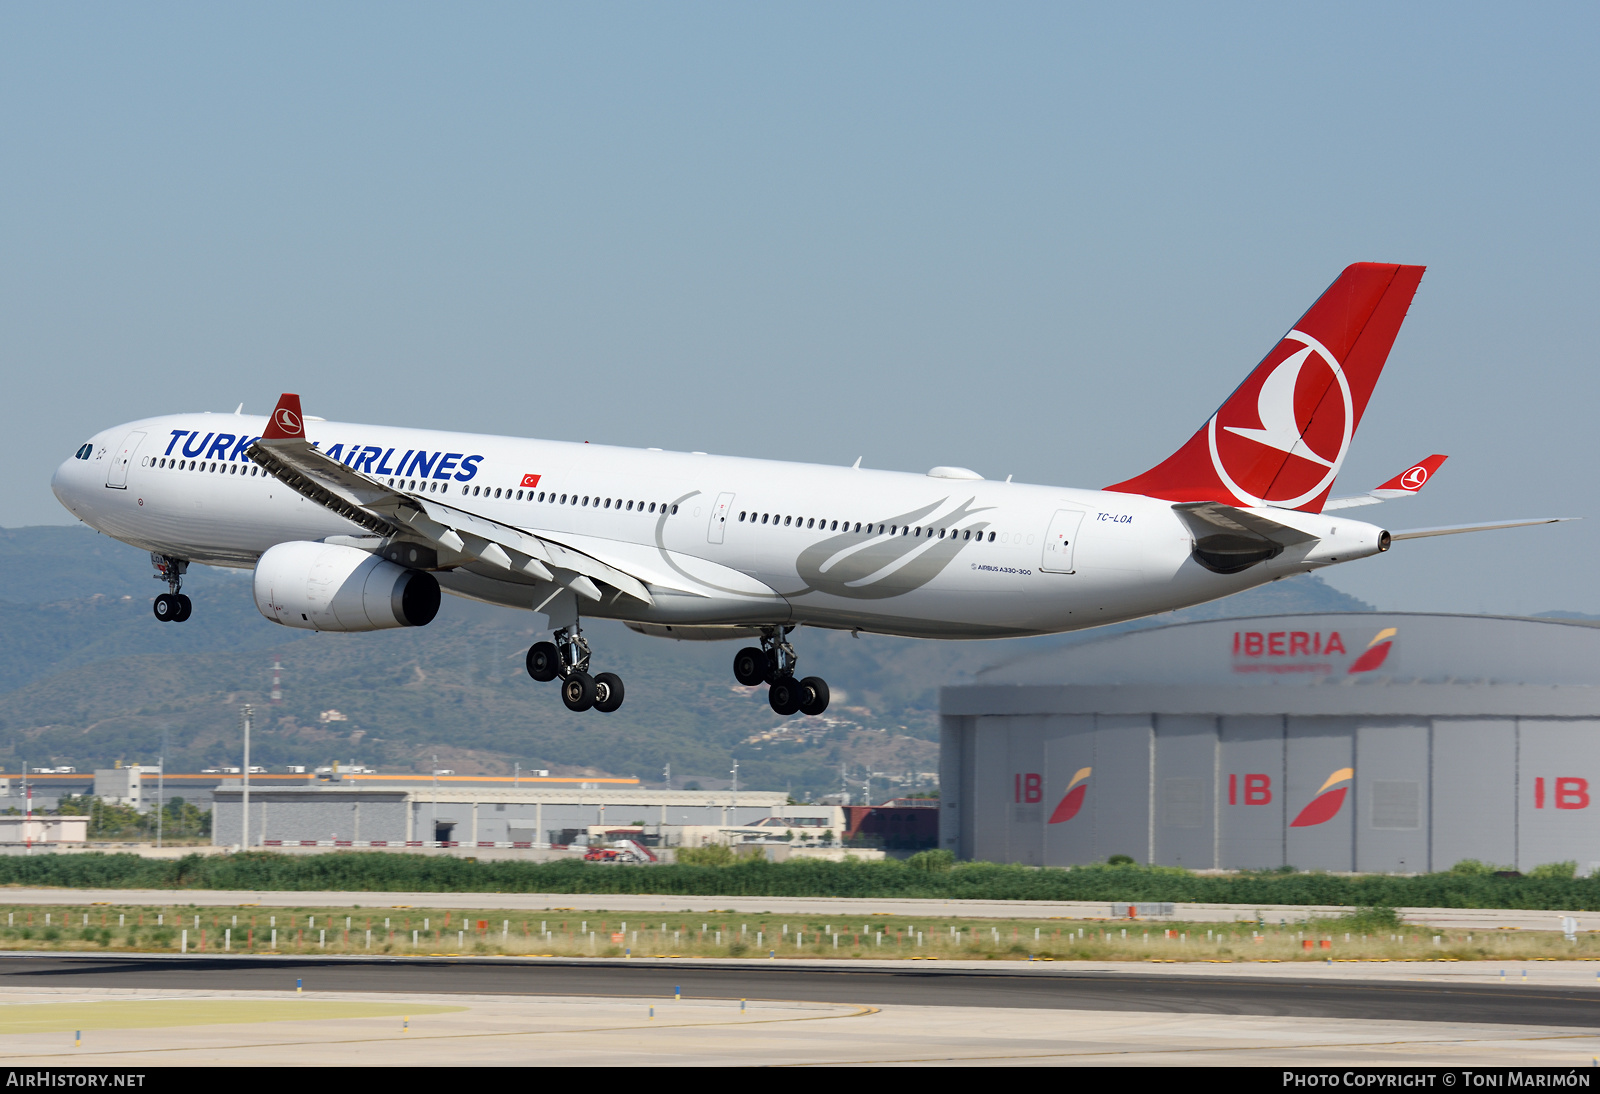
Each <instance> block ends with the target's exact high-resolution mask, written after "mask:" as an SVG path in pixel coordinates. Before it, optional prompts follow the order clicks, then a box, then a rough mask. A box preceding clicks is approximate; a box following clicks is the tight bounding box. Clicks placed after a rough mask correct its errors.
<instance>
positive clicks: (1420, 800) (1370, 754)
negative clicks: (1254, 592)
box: [939, 612, 1600, 873]
mask: <svg viewBox="0 0 1600 1094" xmlns="http://www.w3.org/2000/svg"><path fill="white" fill-rule="evenodd" d="M940 705H941V716H942V725H943V752H942V757H941V765H942V769H941V773H940V775H941V785H942V787H943V788H944V789H943V793H944V799H943V802H942V805H941V809H940V821H939V843H940V846H941V847H944V848H947V849H949V850H951V851H953V852H954V853H955V854H956V855H957V856H958V857H961V858H970V859H985V860H990V861H996V862H1018V863H1029V864H1035V865H1048V866H1066V865H1072V864H1077V863H1089V862H1096V861H1104V860H1105V859H1106V858H1107V857H1109V856H1111V855H1116V854H1126V855H1130V856H1132V857H1133V858H1134V859H1136V860H1138V861H1141V862H1149V863H1156V864H1162V865H1173V866H1184V867H1188V868H1191V869H1205V868H1222V869H1231V868H1265V867H1277V866H1294V867H1297V868H1300V869H1322V870H1334V871H1349V870H1357V871H1379V872H1403V873H1413V872H1424V871H1431V870H1443V869H1448V868H1449V867H1450V866H1451V865H1452V864H1453V863H1455V862H1457V861H1459V860H1461V859H1467V858H1474V859H1479V860H1481V861H1483V862H1486V863H1491V864H1495V865H1500V866H1509V867H1513V868H1516V869H1520V870H1527V869H1529V868H1530V867H1532V866H1534V865H1537V864H1540V863H1547V862H1560V861H1566V860H1571V861H1575V862H1576V863H1577V864H1578V869H1579V872H1580V873H1590V872H1595V871H1600V627H1597V626H1595V625H1593V624H1587V623H1583V622H1576V621H1564V620H1551V619H1522V618H1501V617H1493V616H1459V615H1430V614H1396V613H1376V612H1373V613H1346V614H1326V615H1281V616H1263V617H1256V618H1248V619H1222V620H1211V621H1206V622H1200V623H1185V624H1176V625H1171V626H1165V627H1155V628H1150V629H1145V630H1137V631H1129V632H1122V633H1117V634H1113V635H1108V636H1106V637H1104V638H1098V639H1090V640H1087V641H1082V642H1077V643H1071V644H1066V645H1063V646H1060V647H1058V648H1056V649H1053V650H1050V651H1048V652H1044V653H1039V654H1034V655H1028V656H1024V657H1021V658H1018V659H1016V660H1014V661H1011V662H1008V663H1005V664H1001V665H997V666H995V667H992V668H989V669H987V670H984V671H982V672H980V673H978V674H977V677H976V679H975V682H974V683H972V684H970V685H964V686H957V687H949V688H945V689H944V690H943V692H942V695H941V701H940Z"/></svg>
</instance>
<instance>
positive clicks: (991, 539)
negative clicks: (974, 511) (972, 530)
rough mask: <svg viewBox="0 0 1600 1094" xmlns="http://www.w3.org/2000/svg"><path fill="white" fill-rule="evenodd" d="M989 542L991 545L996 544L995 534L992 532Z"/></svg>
mask: <svg viewBox="0 0 1600 1094" xmlns="http://www.w3.org/2000/svg"><path fill="white" fill-rule="evenodd" d="M989 542H990V543H993V542H994V533H993V532H990V533H989Z"/></svg>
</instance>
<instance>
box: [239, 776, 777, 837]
mask: <svg viewBox="0 0 1600 1094" xmlns="http://www.w3.org/2000/svg"><path fill="white" fill-rule="evenodd" d="M418 781H421V780H418ZM467 781H468V780H465V779H464V780H463V782H467ZM622 781H623V780H610V782H612V783H620V782H622ZM627 781H628V782H632V781H633V780H627ZM502 782H503V783H506V784H509V782H510V780H503V781H502ZM597 782H598V780H595V781H591V782H587V783H585V782H579V781H577V780H562V781H560V783H558V782H557V780H553V779H551V780H541V781H539V782H536V783H534V784H533V785H532V786H529V785H528V780H526V779H524V780H523V782H522V785H520V786H517V787H512V786H509V785H501V784H499V783H494V784H491V783H485V782H481V781H478V780H472V781H471V784H469V785H454V786H452V785H449V784H446V785H445V786H441V787H437V788H436V787H433V786H428V785H423V786H405V785H399V784H398V780H385V779H384V778H383V777H377V778H373V777H361V778H351V779H340V780H338V781H328V782H319V783H313V784H304V785H299V786H274V785H264V786H263V785H256V784H255V783H254V780H252V785H251V787H250V806H249V808H250V826H249V828H250V831H249V841H248V842H249V845H250V846H251V847H268V848H275V847H285V846H302V845H309V846H335V847H338V846H352V847H379V848H385V847H387V848H404V847H406V846H413V847H427V846H440V845H456V846H460V847H495V846H502V847H516V846H517V845H522V846H525V847H530V848H531V847H548V846H550V845H552V844H554V845H564V844H571V843H582V842H587V840H588V839H589V835H590V830H591V828H594V827H596V826H599V827H601V828H605V829H610V828H619V829H620V828H626V827H630V826H633V825H634V824H635V822H642V823H643V824H644V825H645V826H647V828H648V829H651V830H655V831H654V832H653V833H652V835H653V836H659V835H660V834H662V833H661V831H660V830H661V829H674V828H680V827H682V826H691V827H693V826H716V827H719V828H726V827H729V826H737V825H747V824H753V823H754V822H756V821H758V820H762V819H763V818H766V817H769V816H772V815H774V814H776V813H778V812H780V811H781V810H782V808H783V805H784V802H785V801H787V800H788V798H787V795H785V794H782V793H769V792H759V791H749V790H739V791H728V790H719V791H709V790H708V791H701V790H647V789H644V788H642V787H639V786H637V785H634V786H615V785H607V786H605V787H603V788H602V787H600V786H598V785H597ZM386 783H387V785H386ZM211 793H212V800H213V803H214V805H213V812H212V836H211V839H212V842H213V843H214V844H218V845H221V846H227V847H233V846H239V845H240V844H241V843H242V842H244V841H243V839H242V836H243V834H244V824H243V820H244V816H243V810H244V787H243V786H242V785H241V783H240V782H239V781H238V780H232V781H229V782H226V783H224V784H223V785H221V786H219V787H217V788H216V789H215V790H213V791H212V792H211ZM667 842H668V843H669V844H670V843H672V842H673V841H672V840H671V839H670V838H669V839H668V840H667Z"/></svg>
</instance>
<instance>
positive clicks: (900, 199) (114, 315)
mask: <svg viewBox="0 0 1600 1094" xmlns="http://www.w3.org/2000/svg"><path fill="white" fill-rule="evenodd" d="M1597 24H1600V9H1597V8H1595V7H1593V6H1592V5H1588V6H1585V5H1559V4H1547V5H1537V6H1535V5H1528V6H1511V5H1499V6H1487V5H1470V4H1460V3H1455V4H1448V5H1446V4H1407V5H1393V4H1382V5H1379V4H1350V3H1341V4H1323V5H1315V4H1302V5H1281V4H1261V5H1247V4H1238V5H1146V6H1142V7H1140V6H1133V5H1104V4H1097V5H1083V6H1073V5H1066V4H1040V5H1034V4H1008V5H979V4H935V3H925V2H923V3H915V4H888V3H879V4H869V5H862V4H825V3H808V4H804V5H779V4H768V5H751V4H673V5H662V4H652V5H635V4H609V5H598V4H595V5H576V4H573V5H529V4H516V5H496V4H477V5H472V6H470V7H468V6H462V5H437V4H429V5H408V4H401V3H384V4H370V5H368V4H353V3H347V4H340V5H327V4H306V5H296V4H288V3H283V4H274V5H243V4H232V5H228V4H216V3H206V4H193V5H174V4H160V3H151V4H141V5H113V4H83V5H24V4H18V3H12V4H7V5H3V6H0V150H3V153H0V331H3V332H4V335H3V337H0V367H3V368H4V372H5V375H6V377H7V380H8V389H9V394H10V398H9V399H8V401H7V404H6V408H5V411H4V423H5V428H4V430H0V458H3V459H4V461H5V464H6V466H7V467H9V468H10V470H11V474H9V475H6V476H3V477H0V524H4V525H6V526H16V525H22V524H37V523H65V522H66V521H67V514H66V513H65V511H64V510H62V509H60V507H59V506H58V505H57V504H56V502H55V501H54V499H53V498H52V497H51V495H50V493H49V486H48V480H49V476H50V472H51V470H52V469H53V468H54V466H55V465H56V463H57V462H59V460H60V459H62V458H64V457H65V456H66V455H68V454H70V453H71V451H72V450H73V448H75V447H76V446H77V444H79V443H80V442H81V440H82V439H83V437H84V436H86V435H87V434H88V433H90V432H91V431H93V430H96V429H99V428H102V427H105V426H107V425H110V424H113V423H116V422H120V421H124V420H127V419H131V418H135V417H139V416H142V415H146V414H151V413H157V412H163V411H170V410H179V409H211V410H218V411H228V410H232V409H233V407H234V406H235V404H237V403H239V402H240V401H241V400H242V401H243V402H244V403H245V405H246V407H247V409H251V410H255V411H265V410H266V409H267V408H268V407H269V406H270V404H271V403H272V401H273V400H274V399H275V398H276V396H277V394H278V393H279V392H280V391H283V390H296V391H299V392H300V393H301V394H302V396H303V397H304V399H305V404H306V409H307V411H308V412H309V413H312V414H320V415H323V416H326V417H338V418H344V419H349V420H355V421H379V422H392V423H397V424H411V425H425V426H437V427H445V428H459V429H472V430H480V431H484V432H502V433H512V434H520V435H530V436H548V437H557V438H567V439H574V440H593V441H596V442H609V443H618V444H630V445H638V446H641V447H642V446H648V445H656V446H661V447H667V448H680V449H706V450H710V451H714V452H726V453H735V454H741V455H758V456H771V457H775V458H785V459H799V460H812V461H817V462H824V463H849V462H850V461H852V460H854V459H855V458H856V457H857V456H862V457H864V463H865V464H866V465H867V466H875V467H891V468H898V469H903V470H912V471H920V470H924V469H926V468H927V467H929V466H932V465H934V464H962V465H966V466H970V467H973V468H976V469H977V470H979V471H980V472H982V473H983V474H985V475H988V476H990V477H997V478H998V477H1004V476H1005V475H1007V474H1013V475H1015V476H1016V477H1017V478H1018V479H1019V480H1024V481H1034V482H1050V483H1057V484H1062V485H1072V486H1099V485H1103V484H1105V483H1109V482H1114V481H1118V480H1120V479H1122V478H1125V477H1127V476H1129V475H1131V474H1134V473H1136V472H1138V471H1141V470H1143V469H1145V468H1146V467H1148V466H1150V465H1151V464H1153V463H1155V462H1157V461H1159V460H1160V459H1161V458H1163V457H1164V456H1166V455H1167V454H1168V453H1169V452H1170V451H1172V450H1173V449H1174V448H1176V447H1177V446H1178V445H1179V444H1180V443H1182V441H1183V440H1185V439H1186V438H1187V437H1188V436H1189V434H1190V433H1191V432H1192V431H1193V430H1194V429H1195V428H1196V426H1198V425H1199V424H1200V423H1201V421H1203V420H1204V419H1205V417H1206V416H1207V415H1209V413H1210V412H1211V410H1212V409H1213V408H1214V407H1215V406H1216V404H1217V403H1218V402H1220V401H1221V400H1222V398H1224V397H1225V396H1226V394H1227V393H1228V392H1229V391H1230V390H1231V389H1232V388H1233V387H1234V385H1235V384H1237V383H1238V381H1239V380H1240V379H1241V378H1242V377H1243V376H1244V375H1245V373H1246V371H1247V370H1248V369H1249V368H1250V366H1251V365H1253V364H1254V362H1255V361H1256V360H1257V359H1259V358H1260V356H1261V355H1262V354H1263V353H1265V352H1266V351H1267V350H1268V349H1269V348H1271V346H1272V345H1273V344H1274V343H1275V342H1276V340H1277V339H1278V337H1279V335H1280V334H1281V333H1282V332H1283V331H1284V330H1285V329H1286V328H1287V326H1288V325H1289V324H1290V323H1291V322H1292V321H1293V320H1294V319H1295V318H1296V317H1297V316H1298V315H1299V314H1300V313H1301V312H1302V311H1303V310H1304V309H1305V307H1306V306H1307V305H1308V304H1309V303H1310V302H1311V301H1312V300H1313V299H1314V298H1315V297H1316V295H1317V293H1318V292H1320V291H1321V289H1322V288H1323V287H1324V286H1325V285H1326V284H1327V283H1328V282H1329V281H1331V280H1332V279H1333V277H1334V276H1335V275H1336V274H1337V273H1338V271H1339V270H1340V269H1342V268H1343V267H1344V266H1345V265H1346V264H1348V263H1349V262H1352V261H1358V260H1372V261H1393V262H1407V263H1421V264H1426V265H1427V266H1428V267H1429V272H1428V275H1427V277H1426V278H1425V279H1424V281H1423V284H1422V289H1421V291H1420V292H1419V294H1418V296H1417V300H1416V302H1415V304H1414V305H1413V307H1412V311H1411V316H1410V318H1409V320H1408V321H1407V324H1406V326H1405V329H1404V330H1403V331H1402V334H1401V337H1400V340H1399V342H1398V343H1397V345H1396V347H1395V351H1394V354H1393V355H1392V356H1391V358H1390V363H1389V367H1388V370H1387V372H1386V374H1385V376H1384V378H1383V380H1382V382H1381V383H1380V384H1379V386H1378V389H1377V392H1376V395H1375V397H1374V399H1373V402H1372V404H1371V407H1370V408H1369V411H1368V414H1367V417H1366V419H1365V422H1364V424H1363V427H1362V430H1361V432H1360V434H1359V435H1358V436H1357V438H1356V442H1355V446H1354V449H1353V452H1352V455H1351V457H1350V459H1349V461H1348V462H1347V464H1346V472H1345V475H1344V477H1343V478H1342V480H1341V483H1340V486H1339V489H1338V492H1351V491H1355V490H1359V489H1364V488H1367V487H1370V486H1373V485H1376V484H1377V483H1378V482H1380V481H1382V480H1383V479H1386V478H1388V477H1389V476H1390V475H1392V474H1393V473H1395V472H1396V471H1399V470H1400V469H1402V468H1403V467H1405V466H1406V465H1407V464H1409V463H1410V462H1411V461H1413V460H1415V459H1417V458H1420V457H1421V456H1423V455H1426V454H1428V453H1430V452H1436V451H1437V452H1446V453H1449V454H1450V455H1451V456H1452V460H1451V462H1450V463H1449V464H1448V465H1447V466H1446V468H1445V469H1444V471H1443V472H1441V473H1440V475H1439V476H1438V478H1437V479H1436V481H1435V482H1434V483H1433V484H1431V485H1430V486H1429V488H1428V491H1427V494H1426V495H1425V496H1424V497H1422V498H1419V499H1417V500H1415V501H1411V502H1403V503H1395V504H1392V505H1389V506H1385V507H1383V508H1382V509H1370V510H1367V511H1365V512H1364V513H1363V514H1361V515H1363V516H1366V515H1369V514H1370V515H1372V516H1373V517H1374V518H1375V519H1381V520H1383V521H1384V522H1386V523H1388V524H1389V525H1390V526H1391V527H1396V528H1401V527H1412V526H1418V525H1432V524H1445V523H1461V522H1466V521H1470V520H1474V519H1480V518H1481V519H1489V518H1499V517H1515V516H1524V515H1546V514H1549V515H1556V514H1560V515H1575V516H1584V517H1589V518H1591V519H1589V520H1587V521H1585V522H1583V523H1580V524H1572V525H1564V526H1559V527H1554V528H1543V529H1530V530H1519V531H1512V532H1500V533H1487V534H1484V535H1479V536H1468V537H1457V538H1455V539H1451V540H1437V539H1436V540H1426V541H1420V542H1415V543H1408V544H1403V545H1401V546H1400V547H1397V548H1396V550H1395V551H1393V552H1392V553H1391V554H1390V555H1388V556H1386V557H1383V558H1379V559H1372V560H1368V561H1365V562H1361V563H1356V564H1353V565H1351V566H1348V567H1339V568H1337V569H1335V570H1333V571H1330V572H1329V574H1328V577H1329V580H1330V581H1331V582H1332V583H1333V584H1335V585H1337V586H1338V587H1340V588H1342V589H1345V590H1347V591H1349V592H1352V593H1355V594H1356V595H1358V596H1362V597H1364V598H1366V599H1368V600H1370V601H1372V602H1374V603H1376V604H1378V605H1379V606H1381V607H1385V608H1389V609H1433V610H1454V611H1474V612H1476V611H1495V612H1533V611H1540V610H1545V609H1550V608H1565V609H1573V610H1579V611H1589V612H1600V582H1597V581H1596V579H1595V577H1594V576H1593V569H1594V568H1593V566H1592V565H1591V564H1590V560H1591V559H1592V558H1593V557H1595V556H1596V554H1597V553H1600V551H1597V548H1600V520H1597V519H1594V518H1596V516H1597V515H1600V514H1596V513H1594V512H1593V511H1592V510H1593V509H1594V506H1593V505H1592V501H1591V499H1592V498H1593V497H1594V494H1595V491H1594V488H1593V485H1592V476H1593V474H1594V461H1593V459H1592V458H1591V449H1592V447H1593V442H1592V441H1591V436H1592V434H1593V433H1594V417H1595V407H1596V396H1597V394H1600V370H1597V369H1596V368H1595V352H1594V350H1593V348H1592V343H1593V339H1592V335H1591V334H1590V333H1588V328H1589V326H1590V325H1591V323H1592V318H1591V316H1592V313H1593V311H1594V306H1593V303H1592V302H1593V301H1594V300H1595V299H1596V297H1597V296H1600V278H1597V271H1596V254H1597V246H1596V244H1597V238H1596V236H1597V233H1596V198H1595V195H1596V181H1597V171H1596V167H1597V158H1596V133H1597V132H1600V128H1597V125H1596V121H1597V119H1596V117H1595V115H1596V111H1597V104H1600V94H1597V90H1600V89H1597V88H1596V82H1597V77H1596V66H1595V65H1593V63H1592V56H1593V53H1594V50H1595V47H1596V38H1597V35H1596V30H1597Z"/></svg>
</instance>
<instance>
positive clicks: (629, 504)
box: [623, 501, 633, 513]
mask: <svg viewBox="0 0 1600 1094" xmlns="http://www.w3.org/2000/svg"><path fill="white" fill-rule="evenodd" d="M623 511H624V512H627V513H631V512H633V502H631V501H630V502H629V503H628V504H627V506H626V507H625V508H624V510H623Z"/></svg>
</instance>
